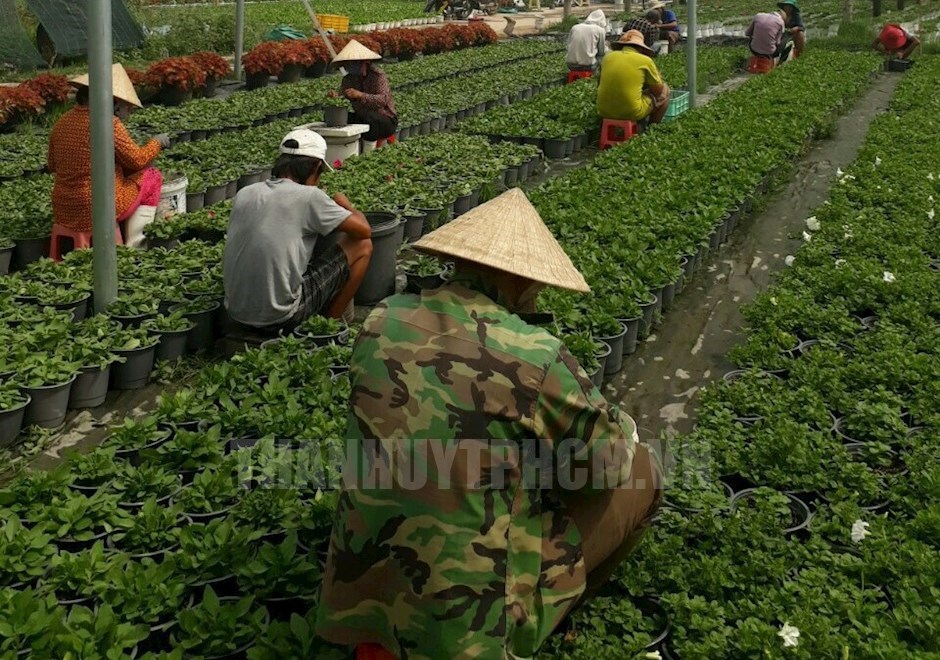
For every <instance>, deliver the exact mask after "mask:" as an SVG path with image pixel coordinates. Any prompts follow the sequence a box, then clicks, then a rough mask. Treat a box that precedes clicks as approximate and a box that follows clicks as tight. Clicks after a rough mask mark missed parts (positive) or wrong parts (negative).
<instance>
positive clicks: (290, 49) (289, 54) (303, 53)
mask: <svg viewBox="0 0 940 660" xmlns="http://www.w3.org/2000/svg"><path fill="white" fill-rule="evenodd" d="M280 44H281V61H282V63H283V64H282V67H284V66H288V65H291V64H297V65H300V66H302V67H304V68H306V67H308V66H310V65H311V64H313V63H314V62H316V57H315V56H314V54H313V53H312V52H311V51H310V49H309V48H308V47H307V42H306V40H304V41H299V40H293V39H292V40H289V41H282V42H280Z"/></svg>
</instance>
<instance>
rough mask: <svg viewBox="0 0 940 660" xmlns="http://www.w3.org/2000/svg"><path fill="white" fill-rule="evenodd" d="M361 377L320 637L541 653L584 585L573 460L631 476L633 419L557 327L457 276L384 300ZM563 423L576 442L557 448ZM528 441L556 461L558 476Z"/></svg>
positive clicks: (487, 652) (442, 649)
mask: <svg viewBox="0 0 940 660" xmlns="http://www.w3.org/2000/svg"><path fill="white" fill-rule="evenodd" d="M350 377H351V380H352V400H351V410H350V419H349V427H348V435H349V437H350V438H351V447H350V454H349V455H348V456H347V466H346V470H345V472H344V484H343V491H342V493H341V495H340V498H339V504H338V510H337V515H336V521H335V523H334V527H333V534H332V539H331V542H330V550H329V557H328V559H327V566H326V573H325V575H324V579H323V591H322V595H321V599H320V606H319V612H318V618H317V632H318V634H319V635H321V636H322V637H323V638H325V639H327V640H329V641H331V642H334V643H338V644H347V645H356V644H359V643H364V642H376V643H380V644H382V645H383V646H384V647H385V648H386V649H388V650H389V651H391V652H393V653H395V654H396V656H397V657H399V658H409V659H425V658H427V659H434V660H439V659H441V658H519V657H529V656H531V655H533V654H534V653H535V651H536V650H537V649H538V647H539V645H540V644H541V643H542V641H543V640H544V639H545V638H546V637H547V636H548V635H549V634H550V633H551V632H552V630H553V629H554V628H555V627H556V626H557V625H558V624H559V623H560V622H561V620H562V619H563V618H564V616H565V615H566V614H567V612H568V611H569V610H570V609H571V608H572V607H573V606H574V605H575V603H576V602H577V600H578V599H579V598H580V596H581V595H582V593H583V591H584V585H585V569H584V562H583V558H582V554H581V540H580V535H579V533H578V530H577V528H576V527H575V525H574V523H573V522H572V520H571V519H570V517H569V516H568V515H567V513H566V511H565V509H564V506H563V504H562V503H561V499H562V497H561V495H562V488H561V485H560V481H561V478H560V476H559V472H564V471H566V470H568V469H570V468H573V467H580V468H583V469H584V470H586V471H587V473H588V474H589V477H590V478H589V479H588V482H587V485H586V486H584V487H585V488H597V487H600V488H605V487H606V488H610V487H615V486H617V485H621V484H625V483H626V482H627V480H628V479H629V475H630V468H631V465H632V460H633V455H634V445H635V442H636V427H635V425H634V423H633V420H631V419H630V418H629V417H628V416H626V415H621V414H620V413H619V411H618V410H617V409H616V408H613V407H610V406H608V404H607V402H606V401H605V400H604V398H603V396H602V395H601V394H600V392H598V390H597V389H596V388H595V387H594V386H593V385H592V384H591V382H590V380H589V379H588V378H587V375H586V374H585V373H584V372H583V371H582V370H581V368H580V367H579V366H578V364H577V362H576V361H575V360H574V358H573V357H572V356H571V355H570V354H569V353H568V352H567V351H566V350H565V349H564V347H563V345H562V343H561V342H560V341H559V340H558V339H556V338H555V337H553V336H552V335H551V334H549V333H548V332H547V331H545V330H543V329H541V328H538V327H534V326H530V325H527V324H526V323H524V322H523V321H522V320H520V319H519V317H517V316H515V315H512V314H510V313H509V312H508V311H506V310H505V309H503V308H502V307H500V306H498V305H497V304H496V303H494V302H493V301H492V300H491V299H490V298H488V297H487V296H485V295H483V294H482V293H479V292H477V291H476V290H474V289H472V288H468V287H467V286H464V284H463V283H460V282H452V283H450V284H447V285H445V286H444V287H441V288H440V289H437V290H432V291H424V292H423V293H422V294H421V295H420V296H417V295H399V296H393V297H391V298H389V299H387V300H386V301H385V302H384V303H383V304H381V305H379V306H378V307H377V308H376V309H375V310H374V311H373V312H372V313H371V314H370V316H369V318H368V319H367V320H366V322H365V325H364V327H363V330H362V332H361V333H360V335H359V338H358V340H357V342H356V345H355V347H354V350H353V357H352V366H351V371H350ZM564 438H569V439H577V440H578V441H580V442H578V443H575V444H576V446H577V447H578V448H579V449H578V450H577V451H573V452H572V453H571V454H570V455H560V450H559V442H558V441H559V440H561V439H564ZM375 439H378V440H375ZM527 439H528V440H530V442H524V441H525V440H527ZM523 447H529V448H535V449H536V450H537V451H538V452H540V455H542V456H546V455H547V456H549V457H550V458H553V459H554V461H555V467H554V468H553V473H552V474H549V475H547V476H548V477H549V478H547V479H546V478H545V477H546V474H544V473H541V474H540V475H536V476H533V475H532V474H531V473H532V470H531V468H530V461H529V458H530V457H527V455H526V453H525V451H523V449H522V448H523ZM524 459H525V460H524ZM402 465H405V466H410V467H407V469H405V470H403V471H398V470H397V468H398V467H400V466H402ZM390 466H391V467H390ZM559 466H561V467H559ZM392 468H394V469H392ZM424 475H426V476H427V479H426V480H424V479H423V476H424ZM539 476H540V477H541V478H542V481H541V483H540V482H539V481H538V478H539Z"/></svg>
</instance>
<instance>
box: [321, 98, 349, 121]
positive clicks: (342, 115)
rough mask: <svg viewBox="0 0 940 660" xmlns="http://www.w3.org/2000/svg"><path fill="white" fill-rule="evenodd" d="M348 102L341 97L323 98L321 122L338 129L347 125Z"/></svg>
mask: <svg viewBox="0 0 940 660" xmlns="http://www.w3.org/2000/svg"><path fill="white" fill-rule="evenodd" d="M349 110H350V105H349V101H347V100H346V98H344V97H342V96H330V95H327V96H324V97H323V121H324V122H326V125H327V126H329V127H331V128H332V127H336V128H340V127H342V126H345V125H346V124H348V123H349Z"/></svg>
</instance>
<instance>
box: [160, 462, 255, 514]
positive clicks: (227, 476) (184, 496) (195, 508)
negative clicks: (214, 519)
mask: <svg viewBox="0 0 940 660" xmlns="http://www.w3.org/2000/svg"><path fill="white" fill-rule="evenodd" d="M238 492H239V486H238V483H237V482H236V481H235V478H234V477H233V475H232V474H231V473H230V472H229V471H228V470H224V469H219V470H205V471H203V472H200V473H199V474H197V475H196V477H195V478H194V479H193V483H192V484H190V485H189V486H186V487H185V488H183V490H182V491H180V494H179V497H177V499H176V504H177V505H178V506H179V507H180V508H181V509H182V510H183V511H185V512H186V513H212V512H214V511H221V510H222V509H224V508H226V507H228V506H230V505H231V504H232V503H233V502H234V501H235V499H236V498H237V496H238Z"/></svg>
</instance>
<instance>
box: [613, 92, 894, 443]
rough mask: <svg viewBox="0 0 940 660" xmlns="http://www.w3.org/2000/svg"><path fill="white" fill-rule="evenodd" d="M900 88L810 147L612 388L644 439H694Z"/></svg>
mask: <svg viewBox="0 0 940 660" xmlns="http://www.w3.org/2000/svg"><path fill="white" fill-rule="evenodd" d="M899 80H900V76H898V75H896V74H895V75H892V74H881V75H880V76H879V77H878V78H877V79H876V80H875V81H874V83H873V84H872V85H871V87H869V88H868V90H867V91H866V92H865V93H864V94H863V95H862V96H861V97H860V98H859V99H858V100H857V101H856V103H855V104H854V106H853V107H851V108H850V109H849V111H848V112H847V113H846V114H845V115H843V116H842V117H841V118H840V119H839V120H837V122H836V130H835V132H834V134H833V135H832V137H831V138H829V139H826V140H822V141H819V142H815V143H813V144H812V145H811V146H810V149H809V151H808V152H807V154H806V155H805V156H804V157H803V158H801V159H800V160H799V162H797V163H796V164H795V167H794V170H793V172H792V174H791V178H790V180H789V182H788V183H786V184H783V185H782V187H779V188H778V189H776V190H774V191H772V192H771V193H769V195H768V196H767V197H765V198H764V200H763V207H762V208H759V209H758V210H756V212H754V213H753V214H752V215H751V216H750V217H749V218H747V219H746V220H744V221H742V222H740V223H739V224H738V227H737V230H736V231H735V233H734V235H733V236H732V238H731V239H730V240H729V241H728V242H727V243H726V244H725V245H724V246H722V247H721V248H720V250H719V251H718V252H717V253H713V254H712V255H711V256H710V257H709V259H708V261H706V264H705V266H703V268H702V269H701V270H700V271H699V272H698V273H696V276H695V278H694V279H693V281H692V282H691V284H689V285H688V286H686V288H685V290H684V291H683V292H682V294H680V295H679V296H677V297H676V299H675V302H674V303H673V307H672V309H671V310H670V311H669V312H667V313H666V314H665V315H664V319H663V323H662V325H661V326H660V327H659V328H658V329H657V330H656V331H655V332H654V334H652V335H651V336H650V337H649V338H648V339H647V340H646V341H645V342H643V343H642V344H641V345H640V347H638V349H637V352H636V353H634V354H633V355H632V356H630V357H629V358H626V359H625V360H624V368H623V371H621V372H620V373H619V374H617V375H616V376H614V378H613V379H612V380H611V381H610V382H609V383H607V384H606V385H605V394H607V397H608V399H609V400H611V401H617V402H619V403H620V405H621V406H622V407H623V409H624V410H626V411H628V412H629V413H630V414H631V415H632V416H633V418H634V419H635V420H636V422H637V426H638V427H639V428H640V434H641V437H644V438H656V437H660V436H661V435H662V434H665V435H666V437H672V436H674V435H676V434H678V433H685V432H688V431H690V430H691V429H692V427H693V426H694V423H695V415H694V412H695V407H696V399H697V396H696V395H697V394H698V392H699V391H700V389H701V387H702V386H703V385H705V384H707V383H709V382H711V381H713V380H715V379H716V378H720V377H721V375H722V374H724V373H726V372H728V371H731V370H732V369H734V365H733V364H731V362H730V361H729V360H728V358H727V357H726V356H727V352H728V350H729V349H731V348H732V347H733V346H734V345H736V344H737V343H739V342H740V341H741V340H742V339H743V329H744V319H743V318H742V316H741V308H742V307H743V306H744V305H746V304H748V303H749V302H751V301H752V300H753V299H754V297H755V295H756V294H757V293H758V292H759V291H761V290H764V289H766V288H767V287H768V285H769V284H770V283H771V281H772V278H773V274H774V273H775V272H777V271H779V270H780V269H782V268H785V267H786V266H785V259H786V257H787V255H791V254H794V253H795V252H796V250H798V249H799V247H800V243H801V242H802V230H803V229H804V227H805V224H804V223H805V220H806V218H807V217H809V216H810V215H812V212H813V209H815V208H816V207H817V206H819V205H820V204H822V202H823V201H824V200H825V199H826V198H827V197H828V196H829V190H830V188H831V187H832V186H833V185H834V183H835V173H836V170H837V169H839V168H844V167H846V166H848V165H849V164H850V163H851V162H852V161H853V160H854V159H855V157H856V154H857V153H858V150H859V148H860V147H861V145H862V142H863V141H864V139H865V135H866V133H867V132H868V126H869V124H870V123H871V121H872V120H873V119H874V118H875V116H876V115H878V114H879V113H881V112H883V111H884V110H886V109H887V107H888V103H889V102H890V100H891V97H892V95H893V93H894V88H895V86H896V85H897V84H898V81H899Z"/></svg>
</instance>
